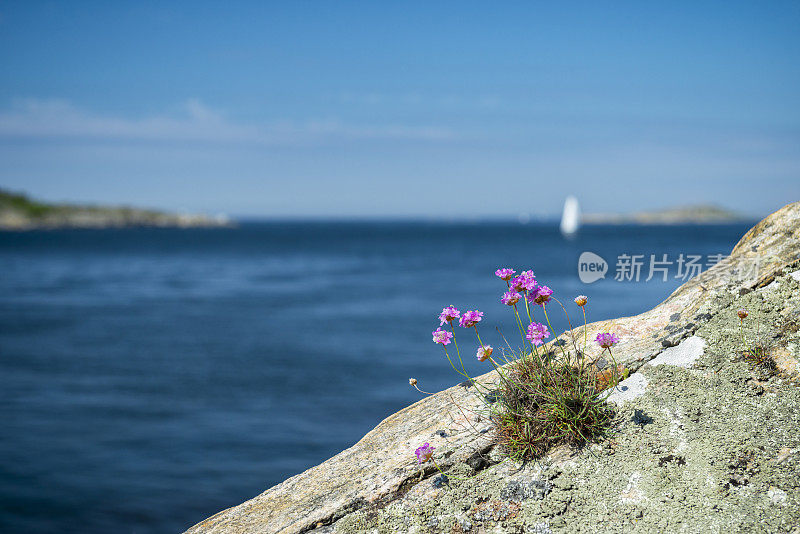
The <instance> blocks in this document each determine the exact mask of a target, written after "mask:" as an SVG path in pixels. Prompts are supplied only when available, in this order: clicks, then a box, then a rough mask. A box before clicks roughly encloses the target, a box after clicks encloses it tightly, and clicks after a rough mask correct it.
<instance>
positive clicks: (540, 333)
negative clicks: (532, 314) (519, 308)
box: [525, 323, 550, 347]
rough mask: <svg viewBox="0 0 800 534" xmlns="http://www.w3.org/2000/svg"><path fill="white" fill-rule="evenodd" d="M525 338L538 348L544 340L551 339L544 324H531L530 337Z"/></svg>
mask: <svg viewBox="0 0 800 534" xmlns="http://www.w3.org/2000/svg"><path fill="white" fill-rule="evenodd" d="M525 337H527V338H528V339H529V340H530V342H531V343H533V344H534V345H536V346H537V347H538V346H539V345H541V344H542V340H543V339H547V338H548V337H550V332H548V331H547V327H546V326H545V325H543V324H542V323H531V324H529V325H528V335H527V336H525Z"/></svg>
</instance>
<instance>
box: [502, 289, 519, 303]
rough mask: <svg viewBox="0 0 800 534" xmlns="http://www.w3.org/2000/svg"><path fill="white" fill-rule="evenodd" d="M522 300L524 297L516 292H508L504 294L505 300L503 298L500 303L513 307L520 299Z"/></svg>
mask: <svg viewBox="0 0 800 534" xmlns="http://www.w3.org/2000/svg"><path fill="white" fill-rule="evenodd" d="M521 298H522V295H520V294H519V293H517V292H516V291H506V292H505V293H503V298H501V299H500V301H501V302H502V303H503V304H507V305H509V306H513V305H514V304H516V303H517V302H519V299H521Z"/></svg>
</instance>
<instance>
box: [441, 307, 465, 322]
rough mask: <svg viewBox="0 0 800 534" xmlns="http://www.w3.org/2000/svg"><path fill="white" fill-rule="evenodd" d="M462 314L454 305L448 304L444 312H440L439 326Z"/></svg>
mask: <svg viewBox="0 0 800 534" xmlns="http://www.w3.org/2000/svg"><path fill="white" fill-rule="evenodd" d="M460 315H461V312H459V311H458V310H457V309H455V308H454V307H453V306H448V307H446V308H444V309H442V313H440V314H439V326H441V325H443V324H444V323H449V322H450V321H452V320H453V319H458V318H459V317H460Z"/></svg>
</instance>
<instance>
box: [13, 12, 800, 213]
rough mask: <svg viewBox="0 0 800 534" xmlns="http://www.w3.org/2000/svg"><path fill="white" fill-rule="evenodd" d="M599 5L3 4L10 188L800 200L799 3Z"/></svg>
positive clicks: (419, 201)
mask: <svg viewBox="0 0 800 534" xmlns="http://www.w3.org/2000/svg"><path fill="white" fill-rule="evenodd" d="M431 4H432V5H431ZM600 4H601V3H569V4H566V3H560V4H558V5H554V4H553V3H547V4H545V3H539V2H503V3H497V2H494V3H492V2H321V1H320V2H304V1H292V2H252V3H248V2H227V3H223V2H173V3H168V2H133V1H131V2H69V3H68V2H44V3H40V2H35V1H20V2H7V1H2V0H0V81H2V83H0V186H3V187H6V188H11V189H16V190H23V191H27V192H29V193H31V194H32V195H34V196H37V197H40V198H44V199H48V200H66V201H90V202H103V203H114V204H119V203H127V204H134V205H142V206H152V207H160V208H166V209H173V210H188V211H204V212H209V213H217V212H227V213H230V214H234V215H255V216H267V217H273V216H274V217H285V216H325V217H328V216H334V217H338V216H345V217H353V216H355V217H363V216H367V217H371V216H403V217H405V216H411V217H431V216H435V217H438V216H442V217H484V216H509V217H516V216H517V215H518V214H520V213H531V214H533V215H534V216H535V215H547V214H552V213H557V212H559V211H560V207H561V204H562V203H563V199H564V197H565V196H566V195H567V194H575V195H577V196H578V198H579V199H580V200H581V203H582V207H583V208H584V209H585V210H586V211H632V210H637V209H649V208H659V207H665V206H672V205H680V204H687V203H699V202H714V203H718V204H722V205H724V206H727V207H731V208H734V209H738V210H741V211H744V212H747V213H750V214H754V215H762V214H765V213H767V212H769V211H772V210H774V209H777V208H778V207H780V206H782V205H784V204H786V203H788V202H790V201H793V200H800V32H798V31H797V28H798V27H800V3H798V2H786V3H782V2H769V3H765V2H752V3H737V2H716V3H711V2H685V3H683V2H671V3H664V5H661V6H655V5H654V4H652V3H644V2H614V3H608V4H605V5H600ZM645 4H647V5H645Z"/></svg>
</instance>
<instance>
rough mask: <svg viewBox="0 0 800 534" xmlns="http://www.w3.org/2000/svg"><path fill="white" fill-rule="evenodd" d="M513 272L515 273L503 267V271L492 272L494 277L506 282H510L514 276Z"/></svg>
mask: <svg viewBox="0 0 800 534" xmlns="http://www.w3.org/2000/svg"><path fill="white" fill-rule="evenodd" d="M515 272H517V271H515V270H514V269H509V268H508V267H505V268H503V269H497V270H496V271H495V272H494V274H495V276H497V277H498V278H500V280H505V281H506V282H508V281H509V280H511V277H512V276H514V273H515Z"/></svg>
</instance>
